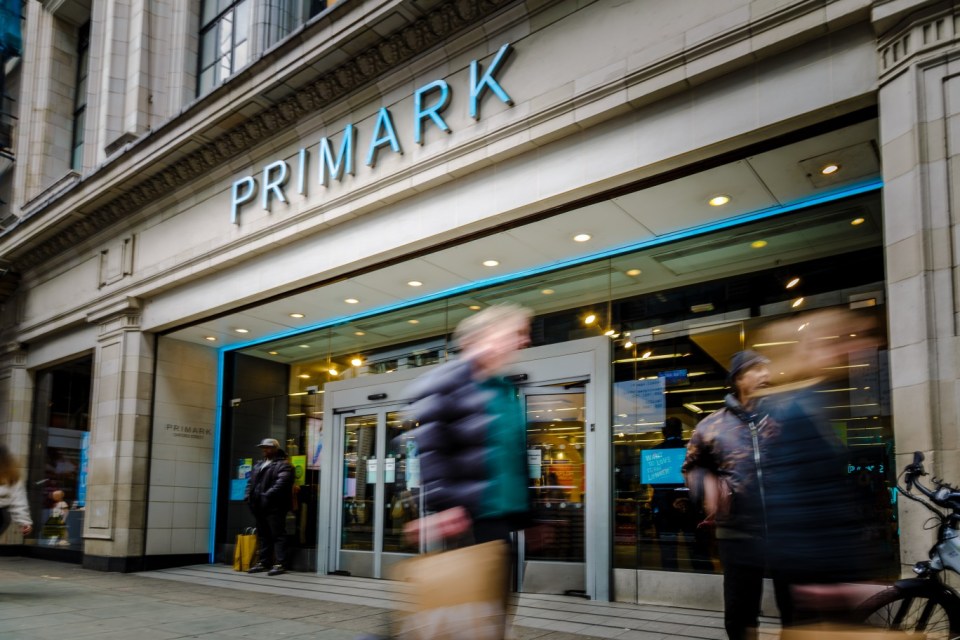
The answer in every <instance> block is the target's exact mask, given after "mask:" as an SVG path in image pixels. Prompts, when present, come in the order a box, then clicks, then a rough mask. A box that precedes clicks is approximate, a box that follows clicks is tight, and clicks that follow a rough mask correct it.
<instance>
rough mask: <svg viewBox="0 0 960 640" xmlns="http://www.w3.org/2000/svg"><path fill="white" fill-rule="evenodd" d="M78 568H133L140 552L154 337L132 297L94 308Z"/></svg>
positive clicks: (147, 461)
mask: <svg viewBox="0 0 960 640" xmlns="http://www.w3.org/2000/svg"><path fill="white" fill-rule="evenodd" d="M87 320H88V321H89V322H92V323H96V324H98V325H99V327H100V332H99V336H98V340H97V345H96V350H95V356H94V387H93V391H92V412H91V421H90V472H89V473H90V475H89V477H88V481H87V507H86V511H87V514H86V519H85V521H84V531H83V537H84V539H85V547H84V565H85V566H88V567H92V568H97V569H108V570H128V569H136V568H137V567H138V564H137V563H138V562H139V559H140V557H141V556H142V554H143V549H144V533H145V526H146V487H147V478H148V475H147V474H148V470H149V439H150V406H151V395H152V393H153V369H154V367H153V360H154V337H153V336H152V335H150V334H145V333H143V332H142V331H140V303H139V301H138V300H137V299H135V298H126V299H123V300H121V301H120V302H116V303H113V304H111V305H109V306H106V307H103V308H100V309H97V310H96V311H94V312H91V313H90V314H88V315H87Z"/></svg>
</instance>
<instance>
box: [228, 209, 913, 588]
mask: <svg viewBox="0 0 960 640" xmlns="http://www.w3.org/2000/svg"><path fill="white" fill-rule="evenodd" d="M879 203H880V197H879V193H878V192H872V193H866V194H862V195H857V196H853V197H850V198H847V199H844V200H840V201H833V202H829V203H825V204H821V205H819V206H816V207H809V208H807V209H805V210H802V211H797V212H794V213H791V214H788V215H783V216H779V217H776V218H772V219H769V220H763V221H756V222H752V223H749V224H744V225H740V226H737V227H731V228H727V229H724V230H720V231H716V232H713V233H710V234H705V235H701V236H693V237H688V238H683V239H679V240H676V241H674V242H671V243H664V244H662V245H656V246H650V247H647V248H644V249H641V250H638V251H635V252H633V253H629V254H623V255H618V256H616V257H612V258H604V259H600V260H596V261H593V262H589V263H584V264H579V265H577V266H573V267H568V268H564V269H557V270H554V271H551V272H543V273H538V274H536V275H532V276H529V277H525V278H522V279H517V280H514V281H510V282H506V283H500V284H496V285H493V286H487V287H484V288H480V289H477V290H473V291H470V292H467V293H460V294H456V295H453V296H451V297H448V298H445V299H440V300H435V301H431V302H428V303H424V304H421V305H416V306H411V307H408V308H404V309H401V310H397V311H392V312H389V313H383V314H380V315H372V316H367V317H359V316H358V317H357V318H355V319H350V320H347V321H344V322H341V323H340V324H337V325H334V326H328V327H324V328H321V329H316V330H313V331H307V332H304V333H301V334H299V335H294V336H286V337H284V338H282V339H278V340H275V341H271V342H264V343H261V344H257V345H255V346H251V347H247V348H244V349H242V350H241V351H238V352H236V353H235V354H234V357H236V358H238V361H240V360H242V361H244V362H246V363H247V364H246V365H245V366H249V367H252V368H253V369H258V370H262V371H261V374H260V375H262V372H263V371H269V372H271V373H270V374H269V377H270V379H271V380H272V382H271V385H272V388H273V387H275V388H277V389H280V388H281V387H282V390H281V391H277V392H276V393H275V394H274V395H271V396H270V398H271V400H270V401H269V402H271V403H274V404H272V405H271V409H270V411H269V416H264V417H259V418H257V419H253V420H246V421H242V420H240V419H239V418H235V420H234V423H233V424H232V426H231V427H230V428H231V429H232V434H233V435H232V436H231V437H232V442H233V444H232V445H231V446H228V447H226V453H225V459H229V460H232V461H239V460H241V459H246V458H249V457H251V456H253V455H255V453H256V452H255V444H256V442H258V441H259V439H260V438H262V437H276V438H277V439H278V440H280V441H281V442H289V441H291V439H292V441H293V442H295V444H296V447H297V448H298V450H299V451H300V452H301V453H303V452H308V451H309V452H311V453H310V455H311V456H313V455H314V453H315V449H316V447H318V446H319V445H320V443H321V439H320V438H319V436H318V435H317V434H319V433H321V432H322V429H323V425H322V399H323V394H324V388H325V385H326V384H327V383H329V382H331V381H334V380H343V379H346V378H354V377H360V376H369V375H389V374H390V373H392V372H396V371H401V370H408V369H414V368H418V367H423V366H428V365H431V364H435V363H438V362H442V361H444V360H445V359H447V358H448V357H450V354H451V351H452V349H453V344H452V339H451V336H452V332H453V330H454V328H455V327H456V325H457V323H458V322H459V321H460V320H462V319H463V318H465V317H467V316H469V315H470V314H472V313H474V312H476V311H477V310H479V309H482V308H484V307H486V306H489V305H493V304H497V303H500V302H507V301H509V302H512V303H516V304H521V305H524V306H527V307H529V308H530V309H532V310H533V311H534V319H533V322H532V346H544V345H551V344H558V343H563V342H567V341H571V340H576V339H580V338H588V337H596V336H607V337H608V338H609V339H610V340H611V342H612V346H613V353H614V357H613V358H612V362H611V363H610V367H611V372H612V377H613V383H612V387H611V388H610V389H609V395H610V398H611V404H612V406H613V416H614V418H613V420H612V422H611V424H610V425H604V426H605V427H608V428H609V429H610V432H611V441H610V442H609V446H610V447H611V449H612V460H613V469H612V470H611V474H612V478H613V489H612V494H611V495H610V496H609V497H608V499H609V500H610V505H611V507H612V510H613V513H614V516H613V524H612V527H611V529H610V531H609V536H610V538H611V539H612V542H613V566H614V568H615V569H634V570H665V571H685V572H700V573H713V572H718V571H719V561H718V558H717V553H716V544H715V540H714V539H713V533H712V530H711V529H710V528H708V527H703V526H701V523H702V522H703V519H704V518H703V513H702V512H701V510H700V507H699V506H698V505H696V504H694V503H693V502H692V501H691V500H690V499H689V494H688V492H687V491H686V489H685V487H684V486H683V479H682V476H681V475H680V473H679V466H680V464H681V462H682V459H683V455H684V451H685V445H686V443H687V442H688V441H689V439H690V437H691V434H692V433H693V432H694V430H695V429H696V427H697V424H698V423H699V422H700V420H702V419H703V418H704V417H706V416H707V415H709V414H710V413H711V412H712V411H714V410H716V409H718V408H720V407H721V406H722V403H723V399H724V396H725V395H726V394H727V393H728V392H729V389H728V388H727V380H726V376H727V369H726V367H727V364H728V362H729V359H730V357H731V356H732V354H733V353H735V352H736V351H739V350H741V349H744V348H751V349H756V350H758V351H761V352H763V353H765V354H767V355H768V356H769V357H770V358H771V359H772V360H773V361H774V365H773V366H774V367H776V366H778V363H779V362H780V361H781V360H782V356H783V354H784V353H785V352H784V349H789V348H790V347H789V344H790V343H791V340H788V339H784V338H783V337H782V336H780V337H777V336H774V337H770V335H771V332H772V331H773V329H775V328H778V327H779V328H780V329H777V330H781V329H782V327H783V326H786V324H789V323H793V324H795V325H796V326H800V325H802V324H803V322H804V320H803V318H805V317H806V314H808V313H810V312H812V311H824V310H829V309H842V310H844V311H845V312H850V313H854V315H855V316H856V317H857V318H860V320H858V321H857V322H861V321H864V320H865V321H868V324H870V326H871V329H870V332H871V333H872V336H873V339H872V340H871V342H870V343H869V345H864V346H863V348H859V347H858V348H856V349H846V351H845V354H846V355H845V356H844V357H846V358H847V360H846V361H844V362H842V363H839V364H833V365H831V366H832V367H833V368H834V370H833V371H832V372H830V373H831V375H830V376H828V378H829V384H824V386H823V388H821V389H818V393H820V395H821V396H822V398H823V400H824V402H823V403H822V409H823V411H824V415H825V416H826V419H827V420H829V423H830V425H831V426H832V428H833V430H834V431H835V433H836V434H837V436H838V438H839V439H840V440H841V441H843V442H844V443H845V444H846V445H847V447H848V449H849V452H850V453H849V471H850V477H851V482H852V483H853V484H855V485H856V486H857V487H858V490H859V491H860V492H861V494H862V495H861V504H862V505H864V514H863V522H864V531H865V532H866V533H867V535H869V536H870V539H871V542H870V543H871V544H872V545H874V546H875V547H877V548H880V549H882V550H883V553H884V556H885V558H887V559H888V560H889V563H890V566H891V567H893V566H895V562H896V558H897V553H898V549H897V544H898V543H897V534H896V531H897V527H896V523H895V521H894V518H895V516H894V514H895V504H894V502H893V501H894V500H895V497H896V493H895V491H893V490H892V487H893V486H894V485H893V474H892V472H893V469H892V466H891V464H890V463H891V461H892V456H893V453H894V452H893V426H892V423H891V417H890V407H889V382H888V369H887V362H886V348H887V347H886V338H885V336H886V330H885V306H884V305H885V301H884V293H883V292H884V288H885V284H884V264H883V249H882V234H881V223H880V206H879ZM794 280H796V282H794ZM785 323H786V324H785ZM793 330H794V331H796V330H797V329H796V327H794V329H793ZM774 333H775V332H774ZM851 333H857V330H855V328H853V327H850V328H849V329H848V330H847V331H846V333H837V334H836V335H835V336H822V338H824V339H825V340H831V341H835V344H837V345H841V344H842V345H848V344H849V343H848V342H847V341H848V340H851V339H852V338H851V336H850V335H849V334H851ZM793 342H796V340H793ZM253 369H251V371H252V370H253ZM238 371H239V369H238ZM795 374H796V372H794V371H788V370H784V371H783V374H782V377H781V373H780V370H777V371H776V372H775V375H774V378H775V380H774V381H773V382H774V384H777V383H781V382H787V381H791V380H793V379H794V377H795ZM230 384H231V385H233V386H232V387H228V389H232V391H229V395H228V397H235V398H243V400H242V403H241V404H240V407H243V406H245V405H248V403H249V402H250V401H249V400H248V396H249V397H251V398H254V397H257V396H260V397H262V396H264V388H265V387H264V385H263V384H259V385H254V386H253V387H251V386H250V384H249V382H246V383H245V382H244V374H242V373H238V374H237V375H236V376H234V378H233V380H232V382H230ZM244 385H246V387H247V388H248V389H250V391H249V392H245V391H244V390H243V387H244ZM561 391H563V394H560V395H555V397H553V396H551V395H550V394H551V393H553V394H556V393H557V392H555V391H548V392H544V393H545V394H546V395H543V394H541V395H539V396H529V397H525V402H526V410H527V412H528V443H529V446H528V454H530V455H531V456H534V455H537V456H539V458H538V460H539V464H540V471H541V473H539V474H538V476H539V477H537V478H532V485H533V486H532V491H533V492H534V493H535V495H534V499H535V503H536V506H537V507H536V508H537V511H538V513H537V515H538V517H539V518H540V519H541V520H544V521H550V522H552V523H554V524H555V525H556V526H555V527H553V528H552V529H551V532H550V534H549V536H547V537H544V538H543V539H542V540H535V542H536V543H537V544H536V545H535V547H536V550H535V551H532V552H531V553H533V554H534V556H536V558H535V559H542V560H546V561H570V562H575V561H581V560H582V559H583V557H584V554H585V555H587V556H589V554H590V550H589V549H584V544H585V543H584V538H585V536H584V522H583V514H584V513H585V508H584V507H585V503H584V496H585V494H586V492H585V486H584V485H585V483H586V482H587V479H586V478H585V476H586V474H585V473H584V466H583V465H584V461H583V460H582V459H580V458H579V457H578V456H579V455H580V453H581V449H578V447H577V445H578V443H580V442H582V440H583V434H584V433H585V429H587V428H591V429H592V428H594V427H595V426H596V425H592V426H587V425H585V424H584V423H583V416H582V415H579V414H578V413H577V407H580V410H582V408H583V406H584V402H583V400H582V398H581V399H580V401H579V404H578V402H577V400H576V398H575V397H574V396H575V395H576V393H575V392H576V389H565V390H561ZM821 392H822V393H821ZM605 393H606V392H605ZM564 394H565V395H564ZM261 401H262V402H267V400H261ZM551 403H553V404H551ZM553 405H556V406H553ZM558 408H564V409H567V410H569V414H562V415H561V414H556V413H548V411H549V410H550V409H554V410H556V409H558ZM236 411H237V408H235V409H234V412H236ZM538 412H539V413H538ZM367 413H369V412H367ZM382 413H383V412H382V411H381V413H380V414H377V415H376V416H373V417H372V418H370V417H369V416H368V417H367V418H369V419H367V418H365V415H366V414H365V413H364V411H362V410H358V412H357V413H356V414H355V415H354V416H352V417H349V418H348V417H343V420H345V421H346V422H344V423H343V432H342V433H343V434H344V438H345V440H344V441H343V442H340V443H336V444H335V445H334V446H342V447H343V448H342V451H343V463H344V465H345V469H346V472H345V474H344V478H345V482H344V486H343V487H339V488H328V489H326V490H330V491H336V492H337V494H336V495H337V496H338V498H339V501H340V504H341V506H342V509H343V512H342V513H343V522H344V527H343V531H342V536H343V540H341V541H340V542H341V543H342V545H343V546H342V548H343V549H344V550H346V551H358V552H363V551H369V550H374V551H375V552H377V551H376V550H378V549H379V550H380V551H383V552H385V551H387V550H388V547H389V548H390V550H393V551H399V552H403V551H405V549H403V548H402V547H403V545H402V543H401V542H400V539H399V537H397V536H396V535H394V534H395V533H396V532H397V531H398V530H399V528H398V523H397V522H395V521H394V520H395V519H400V520H405V519H409V517H410V516H409V515H408V513H407V511H405V507H406V505H408V504H410V500H409V499H408V498H409V497H408V496H405V495H403V491H402V488H401V487H400V486H399V485H394V484H390V486H389V487H387V488H388V489H390V491H389V492H386V493H383V495H381V494H380V493H376V495H373V494H370V495H367V494H366V493H364V492H368V493H369V491H372V485H370V484H369V483H366V482H362V480H363V479H364V478H365V477H372V476H369V468H367V467H364V465H365V464H366V465H369V464H375V465H378V464H380V462H379V460H375V461H373V462H372V463H371V460H370V455H373V454H372V453H371V452H373V451H375V450H376V449H377V448H378V447H379V449H384V447H385V446H386V445H385V444H383V443H380V442H378V438H381V437H384V436H383V435H377V434H383V433H384V432H383V429H384V426H383V424H385V423H384V415H385V414H383V415H381V414H382ZM371 415H372V414H371ZM537 416H539V417H537ZM558 420H559V422H558ZM546 426H549V429H546V430H545V427H546ZM391 437H392V436H391ZM532 451H536V452H537V453H536V454H533V453H531V452H532ZM376 455H380V454H376ZM245 462H246V461H245ZM384 464H386V461H384ZM393 464H400V463H398V462H396V461H394V462H393ZM239 468H246V467H245V464H244V465H240V464H239V462H238V469H239ZM378 473H379V472H378ZM306 475H307V479H308V480H307V483H306V485H305V486H308V487H309V490H310V493H308V494H305V495H310V496H316V495H318V493H317V492H318V491H320V490H321V488H319V487H316V484H315V483H316V478H317V475H316V474H315V473H314V470H313V468H312V467H311V466H310V463H308V465H307V472H306ZM378 482H380V481H378ZM364 485H365V486H366V488H364ZM377 491H380V489H378V490H377ZM374 499H375V500H377V501H379V502H376V503H375V504H373V509H375V510H376V511H377V513H379V514H380V515H379V516H377V517H378V518H379V519H378V520H376V521H375V520H374V519H372V518H371V515H370V513H369V511H370V509H371V503H370V501H371V500H374ZM231 504H232V505H233V503H231ZM231 509H234V507H233V506H231ZM301 509H303V507H302V506H301ZM304 517H306V516H305V515H304V514H301V516H300V518H301V520H300V522H302V518H304ZM246 518H247V516H246V515H241V514H240V512H239V511H236V510H235V509H234V510H233V511H231V515H230V517H229V518H228V519H227V526H226V536H223V534H222V533H221V534H218V535H221V539H222V540H223V541H224V542H225V543H229V540H230V539H231V538H232V536H233V535H234V534H235V533H236V532H237V530H238V529H239V528H241V526H248V525H247V524H246V522H247V520H246ZM377 522H379V523H380V524H377ZM312 526H313V525H312V524H310V523H308V524H307V525H303V524H301V525H298V527H299V529H298V535H300V536H301V540H300V544H301V545H302V546H303V547H304V548H309V546H310V545H311V544H313V541H312V540H311V533H310V532H312V531H313V529H310V527H312ZM291 527H292V525H291ZM380 530H382V533H377V531H380ZM558 532H562V535H561V534H560V533H558ZM530 535H539V533H536V532H531V533H530ZM378 536H382V538H381V537H378ZM558 536H560V537H558ZM378 545H381V546H378ZM346 551H345V552H346Z"/></svg>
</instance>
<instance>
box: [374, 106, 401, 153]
mask: <svg viewBox="0 0 960 640" xmlns="http://www.w3.org/2000/svg"><path fill="white" fill-rule="evenodd" d="M387 144H389V145H390V148H391V149H393V150H394V152H395V153H401V154H402V153H403V151H401V150H400V141H399V140H397V131H396V129H394V127H393V118H391V117H390V111H388V110H387V108H386V107H380V112H379V113H378V114H377V124H375V125H374V127H373V140H371V141H370V150H369V151H368V152H367V165H368V166H371V167H372V166H375V165H376V163H377V150H378V149H379V148H380V147H382V146H384V145H387Z"/></svg>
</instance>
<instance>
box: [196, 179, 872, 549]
mask: <svg viewBox="0 0 960 640" xmlns="http://www.w3.org/2000/svg"><path fill="white" fill-rule="evenodd" d="M882 188H883V181H882V180H881V179H880V178H873V179H871V180H867V181H864V182H860V183H857V184H854V185H852V186H848V187H845V188H843V189H838V190H836V191H831V192H829V193H824V194H820V195H817V196H814V197H811V198H803V199H801V200H797V201H795V202H791V203H789V204H785V205H777V206H773V207H767V208H766V209H759V210H757V211H753V212H750V213H746V214H743V215H739V216H736V217H733V218H727V219H724V220H719V221H717V222H711V223H709V224H705V225H701V226H698V227H691V228H689V229H683V230H681V231H674V232H672V233H667V234H664V235H662V236H657V237H656V238H650V239H647V240H643V241H641V242H635V243H633V244H628V245H624V246H622V247H615V248H613V249H607V250H605V251H600V252H598V253H593V254H590V255H588V256H582V257H579V258H571V259H569V260H560V261H558V262H553V263H549V264H545V265H541V266H539V267H535V268H532V269H527V270H524V271H517V272H514V273H510V274H506V275H502V276H497V277H495V278H488V279H486V280H480V281H477V282H473V283H471V284H469V285H462V286H459V287H453V288H450V289H445V290H443V291H438V292H436V293H431V294H428V295H425V296H421V297H419V298H415V299H413V300H406V301H403V302H397V303H394V304H391V305H385V306H382V307H377V308H376V309H370V310H368V311H363V312H361V313H356V314H353V315H348V316H339V317H336V318H331V319H329V320H325V321H323V322H319V323H317V324H313V325H310V326H308V327H304V328H298V329H290V330H289V331H281V332H278V333H275V334H272V335H270V336H267V337H264V338H257V339H256V340H250V341H247V342H242V343H239V344H234V345H230V346H223V347H220V349H219V353H218V365H217V398H218V400H217V415H216V423H215V424H216V427H215V434H214V438H215V442H214V459H213V489H212V492H211V496H210V499H211V501H212V502H211V509H210V562H211V563H213V562H214V544H215V537H216V525H217V507H216V505H217V495H218V492H219V491H218V490H219V486H218V480H219V478H218V474H219V465H220V426H221V419H222V418H221V416H222V414H223V406H222V404H223V368H224V361H225V358H226V352H227V351H238V350H240V349H247V348H249V347H253V346H256V345H259V344H264V343H267V342H273V341H275V340H281V339H283V338H289V337H292V336H296V335H301V334H304V333H309V332H311V331H317V330H318V329H326V328H327V327H333V326H336V325H340V324H345V323H347V322H352V321H355V320H361V319H363V318H369V317H371V316H379V315H382V314H385V313H389V312H391V311H398V310H400V309H408V308H410V307H415V306H417V305H421V304H425V303H427V302H433V301H435V300H441V299H443V298H450V297H453V296H455V295H458V294H461V293H467V292H469V291H476V290H478V289H485V288H487V287H491V286H494V285H497V284H504V283H507V282H513V281H515V280H522V279H523V278H528V277H530V276H535V275H540V274H543V273H550V272H552V271H559V270H561V269H566V268H568V267H573V266H577V265H580V264H585V263H588V262H595V261H597V260H602V259H604V258H612V257H615V256H620V255H624V254H628V253H633V252H634V251H639V250H641V249H646V248H650V247H656V246H660V245H664V244H669V243H671V242H676V241H678V240H683V239H685V238H692V237H695V236H701V235H705V234H708V233H712V232H714V231H720V230H722V229H729V228H730V227H735V226H739V225H742V224H746V223H749V222H757V221H759V220H766V219H768V218H773V217H776V216H781V215H784V214H787V213H791V212H793V211H798V210H800V209H807V208H810V207H815V206H817V205H821V204H827V203H829V202H834V201H836V200H842V199H844V198H850V197H853V196H857V195H861V194H864V193H870V192H872V191H879V190H880V189H882Z"/></svg>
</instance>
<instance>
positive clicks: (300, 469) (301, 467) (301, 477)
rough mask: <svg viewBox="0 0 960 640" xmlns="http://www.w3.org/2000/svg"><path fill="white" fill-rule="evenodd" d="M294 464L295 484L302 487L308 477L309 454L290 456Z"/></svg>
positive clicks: (291, 462)
mask: <svg viewBox="0 0 960 640" xmlns="http://www.w3.org/2000/svg"><path fill="white" fill-rule="evenodd" d="M290 464H291V465H292V466H293V484H294V485H296V486H298V487H302V486H303V483H304V481H305V480H306V478H307V456H290Z"/></svg>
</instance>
